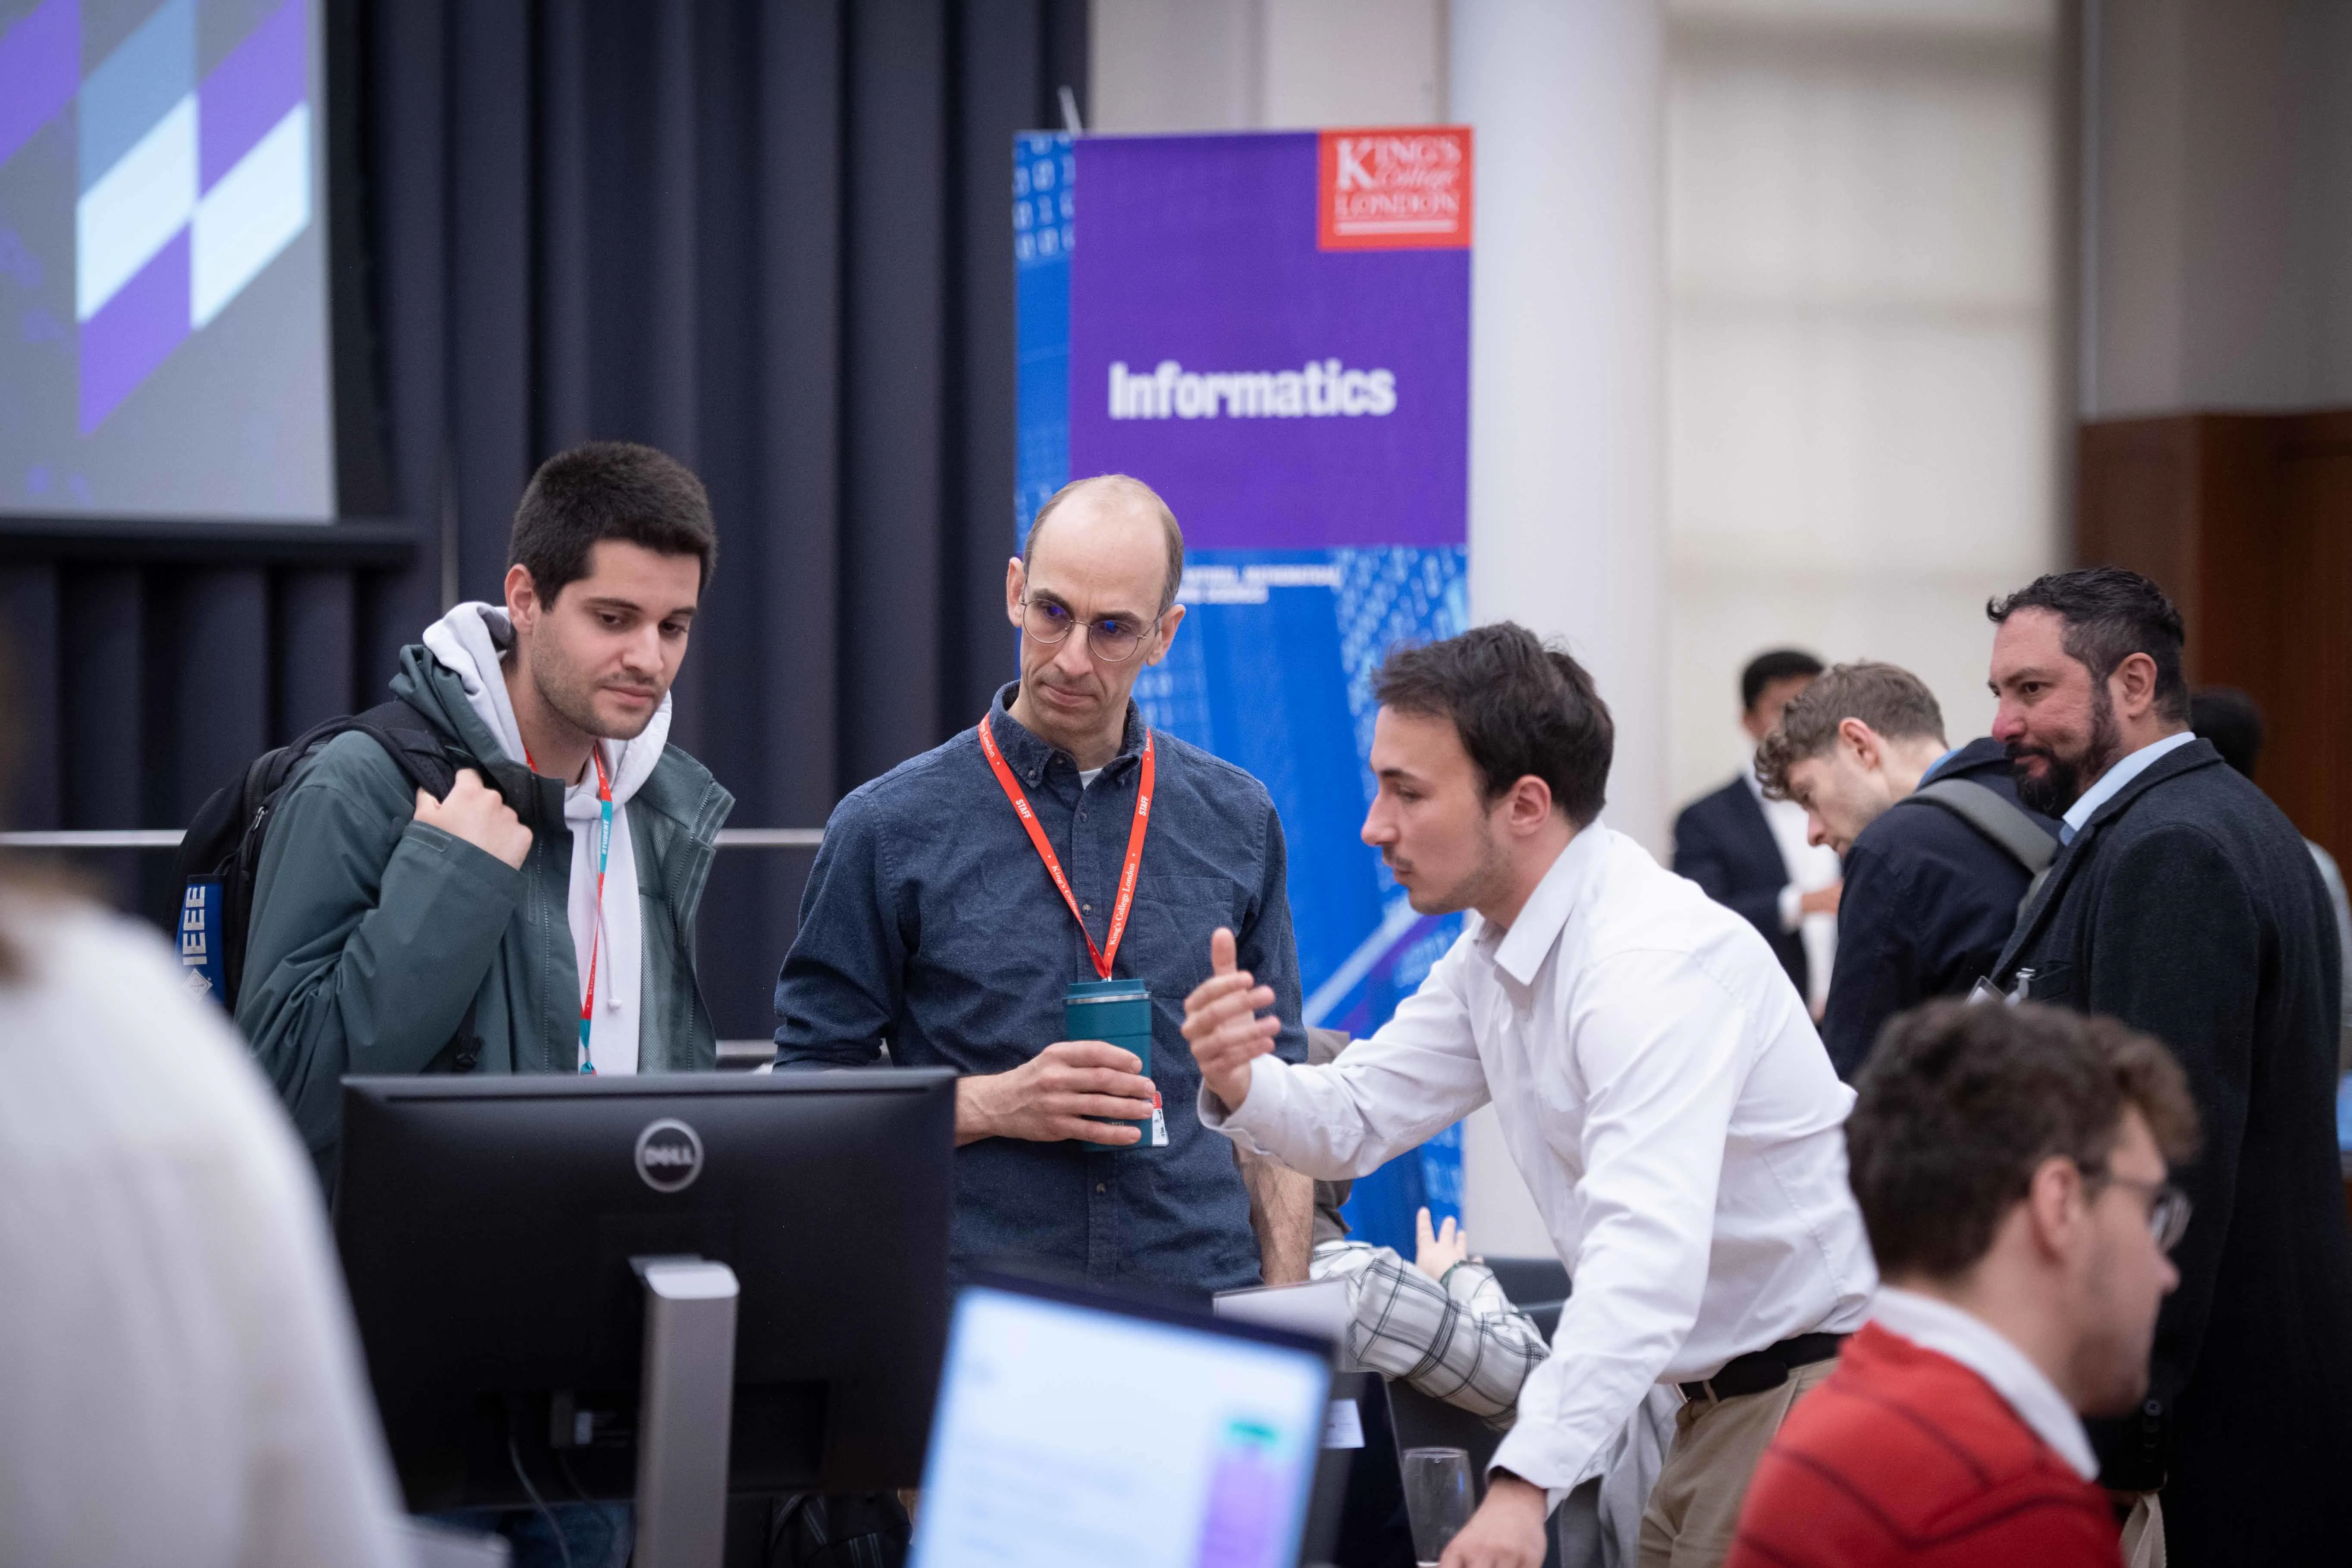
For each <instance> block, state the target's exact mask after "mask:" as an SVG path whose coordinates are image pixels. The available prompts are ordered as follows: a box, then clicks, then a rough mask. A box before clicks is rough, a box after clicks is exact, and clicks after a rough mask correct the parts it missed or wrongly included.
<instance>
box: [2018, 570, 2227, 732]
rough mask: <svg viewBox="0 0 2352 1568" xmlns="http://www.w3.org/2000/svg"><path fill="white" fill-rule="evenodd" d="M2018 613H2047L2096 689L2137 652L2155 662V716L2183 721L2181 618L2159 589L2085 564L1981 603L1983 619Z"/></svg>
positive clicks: (2186, 685)
mask: <svg viewBox="0 0 2352 1568" xmlns="http://www.w3.org/2000/svg"><path fill="white" fill-rule="evenodd" d="M2020 610H2048V611H2049V612H2050V613H2051V614H2052V615H2054V616H2057V617H2058V619H2059V621H2060V622H2061V623H2062V624H2063V628H2064V629H2063V630H2062V631H2061V632H2060V633H2059V646H2060V647H2063V648H2064V649H2065V650H2066V657H2067V658H2071V659H2074V661H2075V662H2076V663H2078V664H2080V665H2081V666H2082V667H2083V668H2084V669H2087V670H2089V671H2090V672H2091V679H2092V680H2093V681H2094V682H2095V683H2096V684H2099V685H2102V686H2104V685H2105V683H2106V679H2107V677H2109V676H2111V675H2113V674H2114V673H2115V672H2116V666H2117V665H2119V664H2121V663H2123V661H2124V660H2126V658H2130V657H2131V656H2132V655H2134V654H2136V653H2144V654H2146V655H2147V657H2148V658H2152V659H2154V660H2155V661H2156V710H2157V711H2158V713H2161V714H2162V715H2164V717H2166V718H2167V719H2171V720H2175V721H2179V720H2185V719H2187V718H2188V717H2189V678H2188V677H2187V676H2185V675H2183V674H2182V673H2181V664H2180V645H2181V643H2182V642H2183V641H2185V640H2186V637H2185V634H2184V633H2183V632H2182V631H2181V627H2180V612H2179V610H2177V609H2175V608H2173V605H2172V601H2171V600H2170V599H2168V598H2166V597H2165V596H2164V590H2163V589H2161V588H2159V587H2158V586H2157V585H2156V584H2154V583H2151V582H2149V581H2148V580H2147V578H2145V577H2143V576H2141V575H2140V574H2138V573H2137V572H2127V571H2126V570H2124V568H2122V567H2120V566H2084V567H2083V568H2081V569H2079V570H2077V571H2074V572H2050V573H2045V574H2042V576H2039V577H2036V578H2035V579H2034V580H2033V581H2032V582H2031V583H2028V584H2026V585H2025V586H2024V587H2022V588H2020V589H2019V590H2018V591H2017V592H2016V593H2014V594H2011V595H2009V597H2007V598H2005V599H1989V600H1987V601H1986V602H1985V616H1986V618H1987V619H1989V620H1990V621H1991V622H1992V623H1993V624H1994V625H1995V626H1999V625H2000V624H2001V623H2002V622H2004V621H2006V620H2008V619H2009V617H2010V616H2013V615H2015V614H2017V612H2018V611H2020Z"/></svg>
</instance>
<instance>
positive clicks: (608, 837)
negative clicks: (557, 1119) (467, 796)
mask: <svg viewBox="0 0 2352 1568" xmlns="http://www.w3.org/2000/svg"><path fill="white" fill-rule="evenodd" d="M522 760H523V763H524V765H525V766H527V767H529V768H530V771H531V772H532V773H537V772H539V764H538V763H535V762H532V761H531V757H530V747H528V746H526V747H524V748H523V753H522ZM588 760H589V761H590V762H592V763H595V764H596V804H597V805H598V806H599V808H600V809H599V811H598V812H597V817H598V821H597V824H596V918H595V921H593V923H592V924H591V925H590V926H589V927H588V994H586V995H584V996H583V997H582V998H581V999H580V1070H581V1071H582V1072H584V1073H589V1074H593V1073H594V1072H595V1070H596V1063H595V1060H594V1058H592V1057H591V1056H590V1055H589V1054H588V1035H589V1032H590V1030H591V1029H592V1028H593V1026H594V1025H595V1021H596V955H597V953H598V952H599V951H600V950H601V949H602V948H603V947H604V863H605V862H606V861H608V860H610V859H611V858H613V781H612V780H611V779H609V778H607V777H605V776H604V748H603V747H601V746H598V745H597V744H595V743H594V742H590V743H589V746H588Z"/></svg>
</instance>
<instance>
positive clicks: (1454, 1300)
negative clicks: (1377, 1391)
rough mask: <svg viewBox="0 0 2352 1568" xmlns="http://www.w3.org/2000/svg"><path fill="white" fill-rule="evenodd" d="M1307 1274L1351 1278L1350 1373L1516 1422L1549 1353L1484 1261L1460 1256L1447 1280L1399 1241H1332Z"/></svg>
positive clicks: (1492, 1420) (1497, 1420)
mask: <svg viewBox="0 0 2352 1568" xmlns="http://www.w3.org/2000/svg"><path fill="white" fill-rule="evenodd" d="M1308 1272H1309V1274H1310V1275H1311V1276H1312V1277H1313V1278H1315V1279H1345V1280H1347V1281H1348V1304H1349V1323H1348V1342H1347V1346H1346V1352H1347V1359H1348V1363H1349V1369H1350V1370H1354V1371H1362V1372H1377V1373H1381V1375H1382V1376H1384V1377H1392V1378H1402V1379H1403V1380H1404V1381H1405V1382H1407V1383H1409V1384H1412V1386H1413V1387H1415V1388H1417V1389H1419V1390H1421V1392H1422V1393H1423V1394H1428V1395H1429V1396H1430V1397H1432V1398H1433V1399H1443V1400H1444V1401H1446V1402H1447V1403H1448V1404H1451V1405H1460V1406H1461V1407H1462V1408H1463V1409H1465V1410H1467V1411H1469V1412H1471V1413H1472V1414H1473V1415H1481V1416H1484V1417H1486V1423H1487V1425H1489V1426H1494V1427H1495V1428H1496V1429H1497V1430H1500V1429H1502V1428H1505V1427H1507V1426H1510V1424H1511V1417H1512V1415H1513V1412H1514V1410H1515V1408H1516V1406H1517V1404H1518V1398H1519V1385H1520V1384H1523V1383H1525V1382H1526V1381H1527V1379H1528V1373H1531V1372H1533V1371H1534V1370H1535V1369H1536V1367H1537V1366H1538V1364H1539V1363H1542V1361H1543V1360H1544V1358H1545V1357H1546V1356H1548V1355H1549V1354H1550V1353H1551V1347H1550V1346H1549V1345H1547V1344H1545V1343H1544V1340H1543V1335H1542V1334H1540V1333H1538V1331H1537V1330H1536V1326H1535V1324H1534V1323H1533V1322H1532V1321H1529V1320H1528V1317H1527V1315H1526V1314H1525V1313H1523V1312H1521V1311H1520V1310H1518V1309H1517V1308H1516V1307H1513V1306H1512V1305H1511V1303H1510V1299H1509V1298H1508V1297H1507V1296H1505V1295H1504V1294H1503V1288H1502V1286H1501V1285H1500V1284H1498V1283H1497V1282H1496V1279H1495V1275H1494V1271H1493V1270H1491V1269H1489V1268H1486V1267H1484V1266H1483V1265H1481V1264H1476V1263H1469V1262H1464V1263H1457V1264H1455V1265H1454V1267H1453V1268H1449V1269H1447V1270H1446V1271H1445V1279H1444V1282H1443V1283H1440V1282H1439V1281H1437V1280H1434V1279H1431V1278H1430V1277H1429V1276H1428V1275H1426V1274H1423V1272H1422V1271H1421V1270H1420V1269H1418V1268H1414V1267H1413V1266H1412V1264H1410V1263H1408V1262H1406V1261H1405V1260H1404V1259H1403V1258H1401V1257H1399V1256H1398V1254H1397V1252H1396V1250H1395V1249H1394V1248H1392V1247H1368V1246H1366V1245H1365V1244H1364V1243H1362V1242H1360V1241H1327V1242H1325V1243H1323V1244H1322V1245H1321V1246H1319V1247H1317V1248H1316V1249H1315V1256H1314V1259H1313V1261H1312V1263H1311V1264H1310V1266H1309V1268H1308Z"/></svg>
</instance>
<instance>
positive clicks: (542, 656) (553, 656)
mask: <svg viewBox="0 0 2352 1568" xmlns="http://www.w3.org/2000/svg"><path fill="white" fill-rule="evenodd" d="M530 679H531V683H532V684H533V685H534V686H536V687H538V688H539V700H541V702H544V703H546V704H547V706H548V710H549V711H551V712H552V713H553V714H554V715H555V716H556V717H557V718H559V719H561V720H562V721H564V722H565V723H567V724H569V725H571V726H572V728H573V729H575V730H577V731H580V732H581V733H582V734H583V735H590V736H593V737H594V738H595V739H597V740H600V741H634V740H635V739H636V738H637V737H638V736H639V735H642V734H644V733H645V732H646V725H648V724H650V723H652V722H653V721H654V715H655V714H656V713H658V712H660V711H661V696H660V694H659V693H656V695H655V697H654V700H653V704H652V706H650V707H648V708H647V709H646V716H645V717H644V718H643V719H640V720H639V721H637V722H636V723H635V725H629V724H627V723H626V721H623V723H621V724H620V725H617V726H616V725H615V724H614V722H613V721H611V720H608V719H605V718H603V717H602V716H600V715H599V714H598V713H597V711H596V690H597V686H596V682H595V681H593V680H589V679H583V678H582V677H581V676H580V674H579V672H578V671H576V670H574V669H573V668H572V666H571V665H570V664H568V663H566V662H565V661H564V659H563V658H562V655H561V654H559V653H558V652H557V651H556V650H555V649H554V648H553V647H550V646H549V645H548V644H547V643H546V642H545V641H543V640H541V641H534V642H533V643H532V644H531V647H530Z"/></svg>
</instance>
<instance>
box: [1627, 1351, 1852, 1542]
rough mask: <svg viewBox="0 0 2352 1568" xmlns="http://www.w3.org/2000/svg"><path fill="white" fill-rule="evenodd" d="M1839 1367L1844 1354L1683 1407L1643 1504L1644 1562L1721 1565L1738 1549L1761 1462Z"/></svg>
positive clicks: (1694, 1401)
mask: <svg viewBox="0 0 2352 1568" xmlns="http://www.w3.org/2000/svg"><path fill="white" fill-rule="evenodd" d="M1836 1370H1837V1361H1836V1358H1834V1357H1832V1358H1831V1359H1830V1360H1828V1361H1817V1362H1814V1363H1811V1364H1810V1365H1807V1366H1801V1367H1799V1368H1797V1369H1796V1370H1795V1371H1794V1372H1792V1373H1790V1374H1789V1381H1788V1382H1786V1383H1784V1384H1781V1385H1780V1387H1778V1388H1768V1389H1766V1390H1765V1391H1764V1392H1763V1393H1761V1394H1740V1395H1739V1396H1738V1397H1737V1398H1733V1399H1693V1400H1690V1401H1688V1402H1686V1403H1685V1405H1683V1407H1682V1409H1680V1410H1679V1411H1677V1412H1675V1446H1674V1447H1672V1448H1670V1449H1668V1450H1667V1452H1666V1463H1665V1468H1664V1469H1662V1470H1660V1471H1659V1472H1658V1484H1657V1485H1656V1486H1655V1487H1654V1488H1652V1489H1651V1491H1650V1505H1649V1507H1647V1508H1646V1509H1644V1510H1643V1511H1642V1560H1641V1568H1716V1565H1717V1563H1721V1562H1722V1561H1723V1560H1724V1558H1725V1557H1726V1556H1727V1555H1728V1554H1729V1553H1730V1551H1731V1538H1732V1536H1733V1535H1734V1534H1735V1533H1737V1532H1738V1527H1739V1505H1740V1503H1741V1502H1742V1501H1743V1500H1746V1498H1747V1496H1748V1478H1749V1477H1750V1476H1752V1475H1754V1474H1755V1473H1756V1461H1757V1460H1759V1459H1760V1458H1763V1457H1764V1449H1765V1447H1767V1446H1768V1445H1769V1444H1770V1442H1771V1441H1772V1437H1773V1434H1775V1433H1777V1432H1779V1431H1780V1423H1781V1422H1783V1421H1786V1420H1787V1419H1788V1418H1789V1412H1790V1410H1792V1409H1794V1408H1795V1407H1796V1404H1797V1401H1798V1400H1800V1399H1802V1398H1803V1397H1804V1396H1805V1395H1806V1394H1808V1393H1810V1392H1811V1390H1812V1389H1813V1388H1814V1387H1815V1386H1816V1385H1817V1384H1820V1383H1821V1382H1822V1379H1824V1378H1826V1377H1828V1376H1829V1374H1830V1373H1832V1372H1834V1371H1836Z"/></svg>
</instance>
